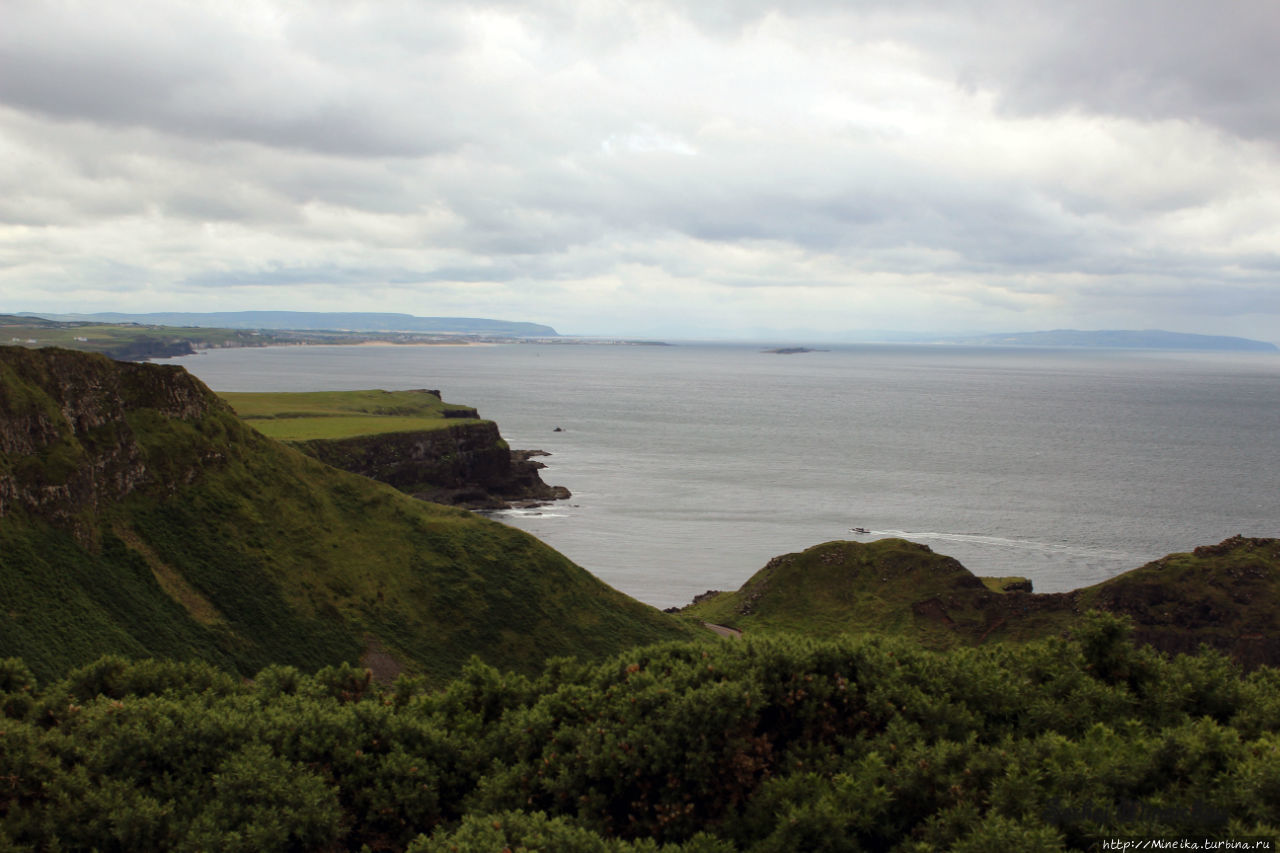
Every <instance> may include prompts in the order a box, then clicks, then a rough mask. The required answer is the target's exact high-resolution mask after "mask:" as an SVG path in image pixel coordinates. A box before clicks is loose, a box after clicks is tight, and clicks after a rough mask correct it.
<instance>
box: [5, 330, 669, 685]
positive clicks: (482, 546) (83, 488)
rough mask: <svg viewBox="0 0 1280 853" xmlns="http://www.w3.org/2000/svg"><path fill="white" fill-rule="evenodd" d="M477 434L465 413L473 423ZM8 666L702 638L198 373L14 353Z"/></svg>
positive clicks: (362, 656) (451, 669)
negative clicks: (326, 457)
mask: <svg viewBox="0 0 1280 853" xmlns="http://www.w3.org/2000/svg"><path fill="white" fill-rule="evenodd" d="M465 420H466V419H465V418H464V419H462V421H465ZM0 589H2V590H3V594H4V604H5V606H4V608H2V609H0V658H3V657H6V656H16V657H22V658H24V659H25V660H26V662H27V665H28V666H30V667H31V668H32V670H33V671H35V672H36V674H37V675H38V676H40V677H41V678H42V679H43V678H50V677H56V676H58V675H60V674H62V673H64V672H66V671H67V670H68V669H69V668H71V667H74V666H79V665H83V664H85V663H88V662H90V661H92V660H94V659H96V658H97V657H99V656H100V655H102V654H107V653H115V654H121V655H126V656H130V657H150V656H154V657H168V658H175V659H180V660H204V661H208V662H210V663H213V664H215V665H217V666H219V667H222V668H225V669H227V670H230V671H232V672H237V673H240V674H243V675H252V674H253V673H256V672H258V671H259V670H261V669H262V668H263V667H265V666H268V665H270V664H288V665H293V666H297V667H300V668H303V669H307V670H314V669H317V668H319V667H322V666H326V665H330V664H335V663H339V662H344V661H345V662H350V663H355V662H357V661H359V662H363V663H365V665H368V666H372V667H375V668H376V669H377V671H378V674H379V675H380V676H384V677H391V676H394V675H395V674H396V673H397V672H399V671H408V672H411V673H421V674H424V675H427V676H429V677H430V678H431V679H433V680H437V681H442V680H444V679H447V678H449V677H452V676H453V675H456V674H457V673H458V672H459V671H460V669H461V667H462V665H463V663H464V662H465V661H466V660H467V659H468V658H469V657H471V656H472V655H477V656H479V657H480V658H481V659H483V660H486V661H488V662H490V663H493V664H497V665H501V666H503V667H504V668H509V669H516V670H522V671H526V672H535V671H537V670H538V668H539V667H540V666H541V664H542V661H543V660H544V659H545V658H546V657H548V656H554V655H582V656H587V657H590V656H594V655H601V654H611V653H614V652H617V651H619V650H621V649H624V648H627V647H629V646H632V645H635V644H637V643H643V642H652V641H657V640H662V639H675V638H680V637H687V636H688V635H689V629H688V628H686V627H685V626H684V625H682V624H681V623H679V622H677V621H676V620H672V619H671V618H669V617H666V616H664V615H663V614H661V613H659V612H658V611H656V610H655V609H653V608H652V607H648V606H647V605H643V604H640V603H639V602H636V601H634V600H632V599H630V598H628V597H626V596H624V595H622V594H621V593H619V592H617V591H616V590H613V589H611V588H609V587H608V586H606V585H605V584H603V583H601V582H600V581H599V580H597V579H596V578H594V577H592V576H591V575H590V574H589V573H587V572H585V571H583V570H582V569H580V568H579V567H577V566H575V565H573V564H572V563H571V562H569V561H568V560H567V559H566V558H564V557H563V556H562V555H560V554H558V553H556V552H555V551H553V550H551V549H550V548H548V547H547V546H545V545H543V544H542V543H541V542H538V541H537V540H536V539H534V538H532V537H530V536H528V535H527V534H524V533H522V532H520V531H518V530H515V529H513V528H510V527H507V526H505V525H502V524H498V523H496V522H492V521H488V520H486V519H483V518H481V517H478V516H476V515H474V514H472V513H468V512H465V511H463V510H460V509H454V508H449V507H442V506H438V505H435V504H429V503H425V502H423V501H417V500H413V499H412V498H410V497H408V496H407V495H403V494H401V493H399V492H397V491H396V490H394V489H392V488H390V487H388V486H386V485H383V484H380V483H376V482H373V481H371V480H369V479H366V478H364V477H359V476H355V475H352V474H350V473H347V472H344V471H340V470H337V469H335V468H333V467H330V466H328V465H325V464H323V463H321V462H319V461H317V460H315V459H312V458H310V457H308V456H306V455H304V454H302V453H300V452H298V451H296V450H294V449H291V448H289V447H287V446H285V445H283V444H281V443H280V442H277V441H274V440H272V439H270V438H267V437H265V436H263V435H262V434H260V433H259V432H256V431H255V430H253V429H251V428H249V427H248V426H246V425H245V424H244V423H243V422H242V421H241V420H240V419H239V418H238V417H237V416H236V415H235V413H234V412H233V411H232V410H231V408H230V407H229V406H228V405H226V403H224V402H223V401H222V400H220V399H219V398H218V397H217V396H215V395H214V394H213V393H212V392H211V391H209V389H208V388H206V387H205V386H204V385H203V384H201V383H200V382H199V381H198V380H196V379H195V378H193V377H192V376H190V375H189V374H187V373H186V371H184V370H183V369H182V368H179V367H173V366H160V365H149V364H128V363H121V362H113V361H110V360H109V359H107V358H104V357H102V356H97V355H89V354H84V353H75V352H69V351H63V350H55V349H42V350H29V349H22V348H13V347H0Z"/></svg>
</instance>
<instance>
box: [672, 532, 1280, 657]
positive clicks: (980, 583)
mask: <svg viewBox="0 0 1280 853" xmlns="http://www.w3.org/2000/svg"><path fill="white" fill-rule="evenodd" d="M1007 580H1008V579H1001V581H1007ZM1000 585H1002V584H996V586H1000ZM1091 610H1103V611H1107V612H1111V613H1117V614H1121V615H1124V616H1128V617H1129V618H1130V619H1131V620H1132V622H1133V625H1134V635H1135V637H1136V638H1137V639H1139V640H1141V641H1143V642H1146V643H1149V644H1151V645H1154V646H1155V647H1157V648H1159V649H1161V650H1164V651H1170V652H1182V651H1193V650H1195V649H1196V648H1197V647H1198V646H1199V645H1200V644H1201V643H1207V644H1209V645H1211V646H1213V647H1215V648H1217V649H1220V650H1222V651H1225V652H1228V653H1230V654H1231V655H1233V656H1234V657H1236V658H1237V659H1238V660H1240V661H1241V662H1243V663H1246V664H1248V665H1257V664H1262V663H1270V664H1274V663H1280V639H1277V638H1280V540H1275V539H1249V538H1244V537H1234V538H1232V539H1228V540H1226V541H1225V542H1223V543H1221V544H1219V545H1211V546H1205V547H1202V548H1197V549H1196V550H1195V552H1193V553H1189V554H1171V555H1169V556H1167V557H1164V558H1162V559H1160V560H1156V561H1155V562H1152V563H1149V564H1148V565H1146V566H1143V567H1141V568H1138V569H1134V570H1132V571H1130V572H1126V573H1124V574H1122V575H1119V576H1118V577H1115V578H1111V579H1110V580H1107V581H1104V582H1102V583H1099V584H1096V585H1094V586H1091V587H1087V588H1085V589H1080V590H1076V591H1074V592H1070V593H1059V594H1049V595H1038V594H1033V593H1028V592H1008V593H1000V592H997V591H994V590H993V589H992V588H990V585H988V584H986V583H984V579H982V578H977V577H975V576H974V575H973V574H971V573H970V572H969V571H968V570H967V569H965V568H964V566H962V565H961V564H960V563H959V562H957V561H956V560H954V559H952V558H950V557H945V556H942V555H940V554H935V553H933V552H932V551H931V550H930V549H929V548H928V547H926V546H924V545H918V544H914V543H911V542H907V541H904V540H901V539H882V540H879V541H877V542H870V543H858V542H828V543H826V544H823V545H818V546H815V547H813V548H810V549H808V550H806V551H804V552H802V553H799V554H787V555H784V556H781V557H777V558H775V559H773V560H771V561H770V562H769V564H768V565H767V566H765V567H764V568H763V569H761V570H760V571H759V572H757V573H756V574H755V575H753V576H752V577H751V579H750V580H748V581H747V583H745V584H744V585H743V586H742V588H741V589H739V590H737V591H736V592H722V593H719V594H717V595H714V596H711V597H708V598H704V599H702V600H700V601H699V602H698V603H696V604H694V605H691V606H690V607H688V608H686V609H685V610H684V611H683V612H684V613H685V614H687V615H690V616H693V617H695V618H697V619H701V620H705V621H707V622H712V623H715V624H720V625H726V626H729V627H732V628H737V629H740V630H742V631H744V632H747V633H754V634H759V633H765V634H768V633H778V632H790V633H799V634H807V635H810V636H831V635H835V634H860V633H881V634H892V635H898V636H904V637H909V638H911V639H914V640H916V641H918V642H921V643H923V644H924V645H926V646H928V647H932V648H950V647H953V646H958V645H975V644H979V643H983V642H986V641H995V640H1028V639H1035V638H1040V637H1048V636H1057V635H1061V634H1063V633H1067V632H1071V631H1073V630H1075V629H1076V628H1077V627H1078V626H1079V624H1080V621H1081V618H1082V616H1083V614H1085V613H1087V612H1089V611H1091Z"/></svg>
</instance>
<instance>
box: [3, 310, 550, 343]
mask: <svg viewBox="0 0 1280 853" xmlns="http://www.w3.org/2000/svg"><path fill="white" fill-rule="evenodd" d="M23 316H26V315H23ZM31 316H39V317H44V318H46V319H49V320H60V321H64V322H66V321H77V320H78V321H91V322H96V323H141V324H144V325H149V326H198V327H202V328H219V329H291V330H300V331H350V332H437V333H443V334H459V335H492V336H496V337H523V338H548V337H558V336H559V333H557V332H556V330H555V329H553V328H551V327H550V326H544V325H540V324H538V323H521V322H509V321H506V320H488V319H481V318H476V317H415V316H413V315H412V314H375V313H364V312H318V311H217V312H209V313H191V312H156V313H150V314H120V313H115V312H104V313H98V314H39V315H31Z"/></svg>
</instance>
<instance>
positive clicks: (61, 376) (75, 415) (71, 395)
mask: <svg viewBox="0 0 1280 853" xmlns="http://www.w3.org/2000/svg"><path fill="white" fill-rule="evenodd" d="M225 411H229V410H228V409H227V408H226V406H225V404H224V403H222V402H221V401H220V400H219V399H218V398H217V397H216V396H214V395H213V394H212V393H211V392H210V391H209V390H208V389H207V388H206V387H205V386H204V385H203V384H201V383H200V382H199V381H198V380H196V379H194V378H193V377H192V376H190V375H189V374H188V373H187V372H186V371H185V370H183V369H182V368H179V367H170V366H158V365H141V364H127V363H121V362H113V361H111V360H110V359H107V358H105V357H103V356H91V355H85V354H83V353H75V352H71V351H69V350H59V349H39V350H30V349H23V348H19V347H0V516H4V515H7V514H10V513H13V512H18V511H25V512H28V513H32V514H35V515H38V516H41V517H43V518H46V519H49V520H51V521H55V522H60V523H69V522H74V521H75V519H77V518H81V517H83V516H84V514H85V513H86V512H89V513H92V512H93V511H94V510H95V509H96V508H97V507H100V506H101V505H103V504H104V503H106V502H110V501H118V500H120V499H122V498H124V497H125V496H126V495H128V494H130V493H131V492H133V491H135V490H136V489H138V488H140V487H142V486H143V485H146V484H148V483H153V482H156V480H157V478H156V477H155V476H154V473H155V472H154V471H153V466H152V464H151V460H149V459H148V455H147V453H146V449H145V447H144V445H143V443H142V442H140V441H139V439H138V436H137V434H136V431H135V429H134V423H135V421H136V420H137V419H138V418H150V419H156V418H158V419H161V420H169V421H173V420H178V421H187V422H194V421H197V420H200V419H201V418H203V417H204V416H206V415H208V414H210V413H211V412H225ZM207 455H208V454H207V453H201V452H199V451H194V450H193V455H192V456H191V457H189V458H185V459H173V458H168V459H165V460H164V469H165V476H164V479H165V481H166V486H168V487H172V486H174V485H176V484H177V483H179V482H184V481H187V482H189V481H190V480H191V479H192V478H194V477H195V476H196V473H197V471H198V470H199V469H200V467H201V466H202V465H205V464H208V463H210V462H211V461H215V460H214V459H210V458H205V456H207ZM213 455H214V456H215V457H216V456H217V454H216V453H215V454H213ZM175 475H177V480H176V481H174V476H175ZM73 526H74V525H73Z"/></svg>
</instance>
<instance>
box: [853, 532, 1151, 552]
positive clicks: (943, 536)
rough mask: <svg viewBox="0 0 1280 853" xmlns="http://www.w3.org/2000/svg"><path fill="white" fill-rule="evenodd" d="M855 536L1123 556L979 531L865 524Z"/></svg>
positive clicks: (1096, 549)
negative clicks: (871, 527)
mask: <svg viewBox="0 0 1280 853" xmlns="http://www.w3.org/2000/svg"><path fill="white" fill-rule="evenodd" d="M850 532H851V533H852V534H853V535H854V536H890V537H893V538H895V539H906V540H908V541H911V542H918V541H921V540H929V541H935V542H959V543H964V544H967V545H978V546H985V547H990V548H1006V549H1009V550H1016V551H1032V552H1036V553H1040V554H1063V555H1071V556H1080V557H1093V558H1103V559H1107V558H1114V559H1120V558H1126V557H1127V556H1128V555H1127V554H1125V553H1124V552H1122V551H1115V550H1110V549H1107V548H1093V547H1089V546H1087V545H1075V544H1066V543H1059V542H1037V541H1035V540H1031V539H1007V538H1005V537H1003V536H986V535H983V534H979V533H946V532H936V531H909V530H868V529H867V528H865V527H854V528H851V529H850Z"/></svg>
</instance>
